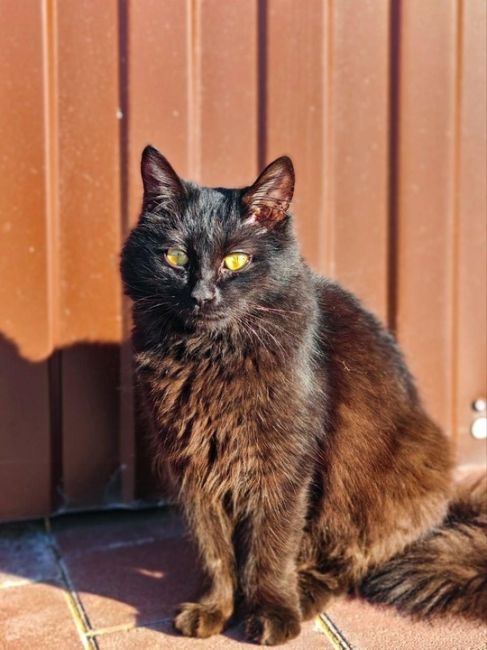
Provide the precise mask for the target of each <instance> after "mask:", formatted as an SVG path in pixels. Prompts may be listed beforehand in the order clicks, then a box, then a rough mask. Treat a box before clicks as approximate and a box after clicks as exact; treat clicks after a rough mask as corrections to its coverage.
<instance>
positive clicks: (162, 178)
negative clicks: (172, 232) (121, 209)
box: [140, 145, 184, 206]
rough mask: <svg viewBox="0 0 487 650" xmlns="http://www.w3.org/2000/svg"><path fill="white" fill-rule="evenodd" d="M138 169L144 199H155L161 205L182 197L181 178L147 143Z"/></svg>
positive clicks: (173, 202)
mask: <svg viewBox="0 0 487 650" xmlns="http://www.w3.org/2000/svg"><path fill="white" fill-rule="evenodd" d="M140 171H141V174H142V181H143V183H144V201H151V200H156V201H159V203H160V204H161V205H164V204H165V205H167V206H171V205H173V204H177V203H178V202H179V201H180V200H182V199H183V197H184V187H183V184H182V183H181V179H180V178H179V176H178V175H177V174H176V172H175V171H174V169H173V168H172V167H171V165H170V164H169V162H168V161H167V159H166V158H165V157H164V156H163V155H162V154H161V153H160V152H159V151H158V150H157V149H156V148H155V147H152V146H151V145H148V146H147V147H146V148H145V149H144V151H143V152H142V160H141V162H140Z"/></svg>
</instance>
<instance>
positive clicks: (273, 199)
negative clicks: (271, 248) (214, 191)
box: [242, 156, 294, 224]
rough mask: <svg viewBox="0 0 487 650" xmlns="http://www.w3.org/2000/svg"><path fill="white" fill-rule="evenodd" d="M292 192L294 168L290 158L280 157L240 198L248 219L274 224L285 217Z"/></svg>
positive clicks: (268, 166)
mask: <svg viewBox="0 0 487 650" xmlns="http://www.w3.org/2000/svg"><path fill="white" fill-rule="evenodd" d="M293 192H294V167H293V163H292V161H291V159H290V158H288V157H287V156H281V158H277V160H274V162H271V164H270V165H267V167H266V168H265V169H264V171H263V172H262V174H261V175H260V176H259V178H258V179H257V180H256V181H255V183H254V184H253V185H251V186H250V187H249V188H248V189H247V190H245V192H244V195H243V197H242V200H243V203H244V205H245V206H246V209H247V214H248V218H249V219H252V220H253V221H257V222H261V223H262V222H267V223H270V224H272V223H274V222H277V221H281V219H283V218H284V216H285V215H286V211H287V210H288V208H289V204H290V203H291V200H292V198H293Z"/></svg>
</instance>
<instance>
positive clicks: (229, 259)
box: [223, 253, 250, 271]
mask: <svg viewBox="0 0 487 650" xmlns="http://www.w3.org/2000/svg"><path fill="white" fill-rule="evenodd" d="M249 262H250V255H247V254H246V253H230V255H227V256H226V257H224V258H223V265H224V266H225V268H227V269H229V270H230V271H240V269H243V267H244V266H247V264H248V263H249Z"/></svg>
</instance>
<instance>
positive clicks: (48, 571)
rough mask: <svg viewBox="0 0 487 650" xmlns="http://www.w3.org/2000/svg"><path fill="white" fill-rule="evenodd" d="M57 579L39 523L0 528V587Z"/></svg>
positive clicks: (44, 535) (55, 569) (50, 552)
mask: <svg viewBox="0 0 487 650" xmlns="http://www.w3.org/2000/svg"><path fill="white" fill-rule="evenodd" d="M57 577H58V569H57V566H56V563H55V560H54V555H53V553H52V550H51V548H50V546H49V538H48V536H47V535H46V533H45V532H44V529H43V525H42V523H30V522H27V523H21V524H4V525H2V526H0V587H6V586H9V585H17V584H22V583H24V582H32V581H39V580H53V579H56V578H57Z"/></svg>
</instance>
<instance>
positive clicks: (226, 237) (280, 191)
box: [121, 147, 300, 330]
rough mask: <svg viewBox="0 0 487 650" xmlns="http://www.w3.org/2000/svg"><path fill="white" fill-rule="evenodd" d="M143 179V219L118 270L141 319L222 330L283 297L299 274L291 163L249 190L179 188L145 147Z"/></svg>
mask: <svg viewBox="0 0 487 650" xmlns="http://www.w3.org/2000/svg"><path fill="white" fill-rule="evenodd" d="M142 178H143V181H144V204H143V210H142V214H141V218H140V221H139V223H138V225H137V227H136V228H135V229H134V230H133V231H132V233H131V235H130V237H129V238H128V240H127V242H126V244H125V247H124V250H123V253H122V265H121V268H122V277H123V281H124V286H125V290H126V292H127V293H128V295H130V296H131V298H132V299H133V300H134V301H135V305H136V309H138V310H140V311H141V312H144V311H145V312H147V313H148V314H149V313H150V314H151V316H153V317H154V319H155V320H165V321H171V322H173V323H174V324H175V325H177V324H182V325H183V326H184V327H186V328H194V329H199V330H201V329H202V328H203V329H219V328H222V327H225V326H226V325H227V324H228V323H230V322H238V320H239V319H245V318H246V315H249V314H251V313H253V312H254V311H255V310H256V309H259V308H262V304H266V303H268V302H270V301H273V300H275V299H276V297H277V296H279V295H280V293H281V292H282V291H284V290H285V286H286V283H287V282H288V281H289V277H290V275H291V274H292V273H293V271H295V268H296V265H299V264H300V260H299V255H298V252H297V245H296V241H295V238H294V236H293V233H292V228H291V225H290V217H289V215H288V214H286V211H287V209H288V207H289V203H290V201H291V198H292V193H293V188H294V172H293V167H292V163H291V161H290V160H289V158H279V159H278V160H276V161H275V162H274V163H272V164H271V165H269V166H268V167H267V168H266V169H265V170H264V172H263V173H262V174H261V175H260V176H259V178H258V179H257V181H256V182H255V183H254V184H253V185H252V186H250V187H248V188H244V189H242V190H232V189H220V188H218V189H211V188H204V187H199V186H197V185H195V184H192V183H187V182H184V181H182V180H181V179H180V178H179V177H178V176H177V174H176V173H175V172H174V170H173V169H172V167H171V166H170V165H169V163H168V162H167V161H166V159H165V158H164V157H163V156H162V155H161V154H160V153H159V152H158V151H157V150H155V149H153V148H152V147H147V148H146V149H145V150H144V153H143V156H142Z"/></svg>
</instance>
